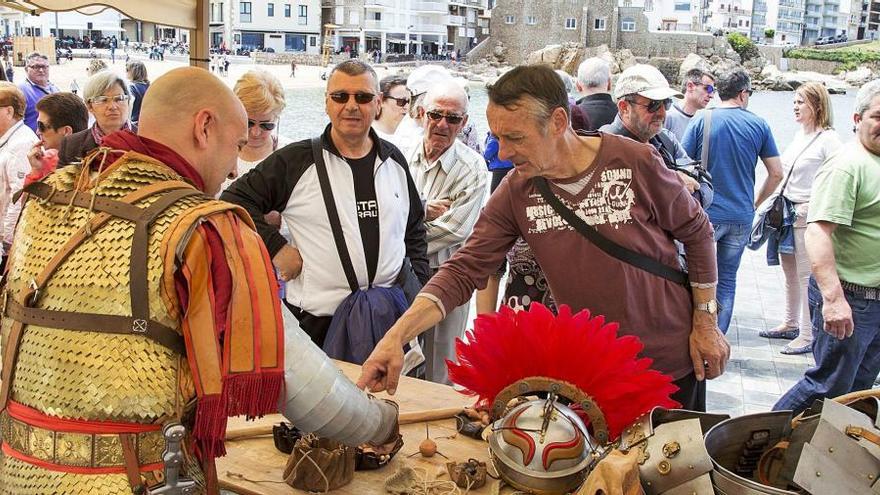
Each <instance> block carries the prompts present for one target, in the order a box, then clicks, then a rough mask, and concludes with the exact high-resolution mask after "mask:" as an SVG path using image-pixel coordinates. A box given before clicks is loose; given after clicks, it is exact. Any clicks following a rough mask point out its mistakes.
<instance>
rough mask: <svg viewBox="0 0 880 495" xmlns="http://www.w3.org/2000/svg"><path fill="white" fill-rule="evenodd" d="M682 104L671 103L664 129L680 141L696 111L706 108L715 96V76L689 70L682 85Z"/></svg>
mask: <svg viewBox="0 0 880 495" xmlns="http://www.w3.org/2000/svg"><path fill="white" fill-rule="evenodd" d="M682 92H683V93H684V102H683V103H684V104H683V105H681V106H679V103H673V104H672V108H671V109H670V110H669V111H668V112H666V123H665V125H664V126H665V127H666V128H667V129H669V131H670V132H672V133H673V134H675V137H677V138H678V140H679V141H681V140H682V139H683V138H684V131H685V129H687V126H688V124H689V123H690V122H691V119H692V118H694V114H696V113H697V111H699V110H702V109H704V108H706V106H708V105H709V102H710V101H712V97H713V96H715V76H713V75H712V74H711V73H709V72H706V71H704V70H702V69H691V70H689V71H687V73H686V74H685V76H684V84H682Z"/></svg>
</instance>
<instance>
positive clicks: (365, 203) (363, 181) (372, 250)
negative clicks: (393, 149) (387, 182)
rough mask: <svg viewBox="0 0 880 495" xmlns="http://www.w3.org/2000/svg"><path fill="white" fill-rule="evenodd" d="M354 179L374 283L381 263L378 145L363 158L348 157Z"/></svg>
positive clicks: (362, 234)
mask: <svg viewBox="0 0 880 495" xmlns="http://www.w3.org/2000/svg"><path fill="white" fill-rule="evenodd" d="M345 161H347V162H348V165H349V166H350V167H351V174H352V177H353V179H354V198H355V205H356V206H357V216H358V227H359V228H360V231H361V242H363V244H364V255H365V258H366V260H367V274H368V275H369V283H370V285H372V283H373V279H374V278H375V277H376V267H377V266H378V264H379V202H378V201H377V200H376V181H375V179H374V178H373V173H374V170H375V167H376V147H375V146H374V147H373V149H372V150H371V151H370V152H369V153H367V154H366V156H364V157H361V158H346V159H345Z"/></svg>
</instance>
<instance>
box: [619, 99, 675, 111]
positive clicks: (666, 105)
mask: <svg viewBox="0 0 880 495" xmlns="http://www.w3.org/2000/svg"><path fill="white" fill-rule="evenodd" d="M627 101H629V102H630V103H632V104H635V105H639V106H641V107H645V108H646V109H647V110H648V112H650V113H657V112H659V111H660V107H663V109H664V110H669V109H670V108H671V107H672V98H666V99H665V100H648V101H649V103H641V102H638V101H636V99H635V98H630V99H628V100H627Z"/></svg>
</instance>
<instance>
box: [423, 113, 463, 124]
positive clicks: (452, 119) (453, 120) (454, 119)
mask: <svg viewBox="0 0 880 495" xmlns="http://www.w3.org/2000/svg"><path fill="white" fill-rule="evenodd" d="M425 115H427V116H428V118H429V119H431V120H434V121H439V120H440V119H446V122H448V123H449V125H458V124H461V121H462V120H464V117H465V116H464V115H447V114H445V113H440V112H435V111H433V110H432V111H430V112H426V113H425Z"/></svg>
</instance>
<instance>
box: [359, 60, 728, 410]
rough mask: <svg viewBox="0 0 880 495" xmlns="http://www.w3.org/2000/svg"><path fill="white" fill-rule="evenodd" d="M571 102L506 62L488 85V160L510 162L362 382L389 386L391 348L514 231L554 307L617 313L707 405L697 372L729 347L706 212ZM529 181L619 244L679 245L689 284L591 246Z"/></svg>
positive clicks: (448, 304)
mask: <svg viewBox="0 0 880 495" xmlns="http://www.w3.org/2000/svg"><path fill="white" fill-rule="evenodd" d="M568 111H569V110H568V100H567V97H566V93H565V87H564V86H563V85H562V81H561V80H560V79H559V78H558V77H556V74H555V73H554V72H553V71H552V70H551V69H549V68H546V67H542V66H523V67H517V68H515V69H513V70H511V71H510V72H508V73H506V74H505V75H504V76H502V77H501V78H500V79H499V80H498V82H497V83H495V85H493V86H492V87H491V88H490V89H489V106H488V108H487V111H486V113H487V116H488V119H489V125H490V127H491V129H492V132H493V134H495V135H496V136H498V141H499V145H500V150H499V157H500V158H502V159H505V160H510V161H512V162H513V164H514V167H515V169H516V170H515V172H514V173H512V174H510V175H509V176H508V177H507V179H506V180H505V181H504V182H502V184H501V185H500V186H499V187H498V189H497V190H496V191H495V193H493V195H492V197H491V198H490V199H489V202H488V203H487V205H486V207H485V208H484V210H483V212H482V214H481V215H480V219H479V220H478V221H477V224H476V226H475V227H474V231H473V234H471V237H470V238H469V239H468V241H467V243H466V244H465V245H464V247H462V248H461V249H460V250H459V251H458V252H457V253H456V255H455V256H453V257H452V258H451V259H450V260H449V261H448V262H447V263H445V264H444V265H443V266H442V267H441V268H440V270H439V271H438V272H437V275H435V276H434V278H432V279H431V281H430V282H429V283H428V284H427V285H426V286H425V288H424V289H423V291H422V293H421V294H419V297H417V298H416V301H415V302H414V303H413V305H412V307H411V308H410V310H409V311H407V312H406V313H405V314H404V315H403V316H402V317H401V318H400V320H398V322H397V323H396V324H395V325H394V326H393V327H392V328H391V329H390V330H389V331H388V333H387V334H386V336H385V338H383V340H382V341H381V342H380V343H379V345H377V346H376V349H375V350H374V352H373V354H372V355H371V356H370V358H369V359H368V360H367V361H366V362H365V363H364V366H363V373H362V375H361V378H360V380H359V382H358V385H359V386H361V387H369V388H370V390H373V391H377V390H382V389H388V391H389V393H394V391H395V389H396V386H397V382H398V377H399V375H400V369H401V364H402V360H403V354H402V352H401V348H402V347H403V346H402V343H403V342H407V341H408V340H409V339H411V338H412V337H414V336H415V335H417V334H418V333H420V332H422V331H424V330H425V329H426V328H428V327H430V326H431V325H434V324H435V323H436V322H438V321H440V320H441V319H442V318H443V316H444V315H445V313H446V311H447V309H452V308H455V307H457V306H459V305H460V304H462V303H463V302H465V301H467V300H468V299H470V297H471V294H472V293H473V291H474V289H477V288H482V287H485V285H486V280H487V278H488V277H489V275H491V274H492V273H493V272H494V271H495V269H496V267H497V266H498V264H499V263H500V262H501V260H502V258H503V257H504V255H505V253H506V252H507V251H508V249H509V248H510V247H511V245H513V243H514V241H515V240H516V238H517V237H522V238H523V239H524V240H525V241H526V242H527V243H528V244H529V247H530V248H531V249H532V251H533V252H534V254H535V257H536V259H537V260H538V263H539V264H540V265H541V267H542V268H543V269H544V272H545V275H546V278H547V281H548V283H549V285H550V290H551V291H552V292H553V296H554V298H555V299H556V302H557V303H559V304H567V305H569V306H571V307H572V309H573V310H575V311H578V310H581V309H585V308H588V309H590V311H591V312H592V313H593V314H602V315H605V316H606V318H607V319H608V320H610V321H617V322H619V323H620V332H621V333H622V334H629V335H635V336H637V337H639V338H640V339H641V341H642V343H643V344H644V346H645V347H644V350H643V352H642V354H643V355H644V356H646V357H649V358H651V359H653V361H654V363H653V367H654V368H655V369H657V370H659V371H662V372H664V373H667V374H669V375H670V376H672V378H673V379H674V380H675V383H676V385H678V387H679V389H680V390H679V391H678V392H677V393H676V394H675V395H674V396H673V399H675V400H677V401H679V402H680V403H682V404H683V405H684V407H685V408H688V409H693V410H704V409H705V382H704V380H705V379H706V378H710V379H711V378H715V377H717V376H719V375H721V373H723V371H724V366H725V364H726V362H727V359H728V358H729V356H730V346H729V345H728V343H727V341H726V340H725V339H724V336H723V335H722V334H721V332H720V331H719V330H718V325H717V315H716V310H717V306H716V304H715V285H716V283H717V267H716V263H715V245H714V241H713V232H712V226H711V224H710V223H709V219H708V217H707V216H706V214H705V213H704V212H703V210H702V208H701V207H700V205H699V204H698V203H697V202H696V201H695V200H694V199H693V197H691V195H690V194H689V193H688V191H687V190H686V189H685V188H684V186H683V185H682V183H681V181H680V180H679V179H678V177H677V176H676V174H675V172H673V171H671V170H669V169H668V168H666V166H664V164H663V161H662V159H661V158H660V156H659V155H658V154H657V151H656V150H655V149H654V147H653V146H651V145H648V144H644V143H637V142H635V141H633V140H630V139H626V138H623V137H620V136H615V135H612V134H605V133H592V134H589V135H578V134H577V133H575V131H574V130H572V128H571V126H570V124H569V114H568ZM537 177H543V178H546V179H547V181H548V183H549V185H550V189H551V191H552V192H553V193H554V194H555V195H556V196H557V197H558V198H559V199H560V200H561V201H562V203H563V204H564V205H565V206H566V207H568V208H569V209H571V210H573V211H574V212H575V213H576V214H577V215H578V216H579V217H580V218H582V219H583V220H584V221H586V222H587V223H588V224H590V225H591V227H592V228H593V229H596V230H597V231H599V232H600V233H601V234H602V235H603V236H604V237H606V238H608V239H610V240H612V241H614V242H615V243H617V244H619V245H621V246H623V247H625V248H628V249H629V250H632V251H635V252H637V253H639V254H642V255H643V256H647V257H650V258H652V259H653V260H655V261H657V262H659V263H662V264H664V265H666V266H668V267H677V266H678V256H677V250H676V246H675V243H674V241H675V240H678V241H679V242H681V243H682V244H683V245H684V247H685V251H686V254H687V257H688V269H689V279H690V280H689V281H690V290H688V289H687V288H685V287H684V286H682V285H680V284H678V283H675V282H672V281H670V280H667V279H666V278H663V277H660V276H657V275H654V274H652V273H649V272H647V271H645V270H643V269H641V268H637V267H635V266H633V265H631V264H628V263H626V262H623V261H620V260H619V259H617V258H615V257H612V256H610V255H608V254H606V253H605V252H603V251H602V250H600V249H599V248H598V247H596V246H595V245H594V244H592V243H591V242H590V241H588V240H587V239H586V238H584V237H583V236H582V235H581V234H580V233H578V232H577V231H576V230H574V229H573V228H572V227H571V226H570V225H569V224H568V223H567V222H566V221H565V220H563V219H562V218H561V217H560V216H559V215H558V214H557V213H556V211H555V210H554V209H553V207H552V206H551V205H550V204H548V203H547V202H545V200H544V198H543V197H542V195H541V194H540V192H539V191H538V189H537V187H536V185H535V180H533V179H534V178H537Z"/></svg>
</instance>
